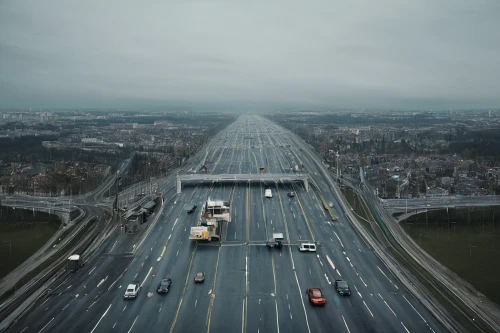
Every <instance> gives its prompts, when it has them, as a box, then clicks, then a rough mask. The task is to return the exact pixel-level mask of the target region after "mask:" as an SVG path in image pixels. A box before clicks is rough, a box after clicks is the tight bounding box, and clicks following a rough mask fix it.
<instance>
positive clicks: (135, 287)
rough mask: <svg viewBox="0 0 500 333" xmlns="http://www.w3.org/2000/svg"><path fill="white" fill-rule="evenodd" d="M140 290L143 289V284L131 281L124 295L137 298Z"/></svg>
mask: <svg viewBox="0 0 500 333" xmlns="http://www.w3.org/2000/svg"><path fill="white" fill-rule="evenodd" d="M139 290H141V284H140V283H139V282H134V283H131V284H129V285H128V286H127V290H125V295H123V298H125V299H129V298H136V297H137V294H138V293H139Z"/></svg>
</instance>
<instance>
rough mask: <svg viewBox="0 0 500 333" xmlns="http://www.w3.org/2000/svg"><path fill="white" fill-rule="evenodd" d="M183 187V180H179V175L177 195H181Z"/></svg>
mask: <svg viewBox="0 0 500 333" xmlns="http://www.w3.org/2000/svg"><path fill="white" fill-rule="evenodd" d="M181 190H182V186H181V180H180V179H179V175H177V194H179V193H181Z"/></svg>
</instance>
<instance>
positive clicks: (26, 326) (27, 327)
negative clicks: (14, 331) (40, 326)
mask: <svg viewBox="0 0 500 333" xmlns="http://www.w3.org/2000/svg"><path fill="white" fill-rule="evenodd" d="M27 329H28V326H26V327H25V328H24V330H22V331H21V332H20V333H23V332H24V331H26V330H27Z"/></svg>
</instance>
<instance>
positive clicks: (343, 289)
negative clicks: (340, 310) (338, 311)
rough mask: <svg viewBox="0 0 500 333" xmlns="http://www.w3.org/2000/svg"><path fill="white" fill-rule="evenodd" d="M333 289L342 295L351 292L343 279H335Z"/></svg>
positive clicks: (347, 294)
mask: <svg viewBox="0 0 500 333" xmlns="http://www.w3.org/2000/svg"><path fill="white" fill-rule="evenodd" d="M334 286H335V290H337V291H338V292H339V294H340V295H342V296H344V295H345V296H349V295H350V294H351V289H350V288H349V285H348V284H347V282H345V281H344V280H335V284H334Z"/></svg>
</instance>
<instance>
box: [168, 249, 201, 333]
mask: <svg viewBox="0 0 500 333" xmlns="http://www.w3.org/2000/svg"><path fill="white" fill-rule="evenodd" d="M197 246H198V243H196V244H195V245H194V249H193V254H192V255H191V261H190V262H189V269H188V273H187V276H186V281H185V282H184V289H183V290H182V296H181V299H180V300H179V305H178V306H177V311H176V312H175V317H174V320H173V321H172V325H171V326H170V333H172V332H173V331H174V328H175V323H176V322H177V317H178V316H179V312H180V310H181V305H182V300H183V299H184V295H185V294H186V288H187V284H188V281H189V277H190V276H191V267H192V265H193V259H194V254H195V253H196V247H197Z"/></svg>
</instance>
